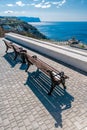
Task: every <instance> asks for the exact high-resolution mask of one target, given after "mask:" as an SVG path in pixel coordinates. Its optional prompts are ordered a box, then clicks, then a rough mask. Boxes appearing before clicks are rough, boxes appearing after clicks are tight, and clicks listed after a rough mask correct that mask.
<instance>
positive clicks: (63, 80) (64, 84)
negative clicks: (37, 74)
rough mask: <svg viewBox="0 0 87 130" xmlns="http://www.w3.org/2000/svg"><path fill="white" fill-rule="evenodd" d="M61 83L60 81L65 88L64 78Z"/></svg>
mask: <svg viewBox="0 0 87 130" xmlns="http://www.w3.org/2000/svg"><path fill="white" fill-rule="evenodd" d="M61 83H62V85H63V87H64V89H66V86H65V79H63V80H62V82H61Z"/></svg>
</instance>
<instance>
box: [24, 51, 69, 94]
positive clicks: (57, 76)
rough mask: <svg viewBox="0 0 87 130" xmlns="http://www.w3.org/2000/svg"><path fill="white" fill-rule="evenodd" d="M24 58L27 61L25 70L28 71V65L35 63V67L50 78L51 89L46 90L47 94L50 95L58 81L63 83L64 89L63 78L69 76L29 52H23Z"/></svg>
mask: <svg viewBox="0 0 87 130" xmlns="http://www.w3.org/2000/svg"><path fill="white" fill-rule="evenodd" d="M24 56H25V59H26V61H27V63H28V66H27V68H26V70H25V71H26V72H27V71H28V69H29V67H30V65H35V66H36V67H37V70H39V69H40V70H41V71H42V72H44V73H45V74H46V75H47V76H49V77H50V78H51V82H52V83H51V89H50V91H49V92H48V95H51V93H52V91H53V89H54V88H55V86H56V85H59V84H60V83H61V84H62V85H63V87H64V89H66V86H65V80H66V79H67V78H69V77H68V76H66V75H65V74H64V72H59V71H58V70H56V69H55V68H53V67H52V66H50V65H48V64H47V63H45V62H43V61H42V60H40V59H39V58H37V56H30V55H29V54H27V53H25V54H24Z"/></svg>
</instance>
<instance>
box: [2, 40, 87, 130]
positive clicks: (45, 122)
mask: <svg viewBox="0 0 87 130" xmlns="http://www.w3.org/2000/svg"><path fill="white" fill-rule="evenodd" d="M29 53H30V54H31V55H33V54H36V53H35V52H32V51H30V50H29ZM37 56H38V57H39V58H41V59H43V60H44V61H46V62H47V63H50V64H51V65H52V66H54V67H56V68H57V69H58V70H59V71H61V70H63V71H64V72H65V74H66V75H68V76H69V77H70V78H69V80H67V82H66V86H67V91H64V90H63V89H62V86H61V87H57V88H56V89H55V90H54V91H53V93H52V95H51V96H48V95H47V92H48V90H49V88H50V84H51V82H50V79H49V78H48V77H46V76H45V75H44V74H43V73H40V75H39V76H38V77H37V78H35V77H34V71H35V70H36V67H35V66H31V67H30V69H29V73H26V72H25V71H24V70H25V67H26V65H22V64H21V62H20V58H18V59H17V60H16V61H13V57H14V54H13V53H12V52H11V51H10V52H9V53H8V54H5V45H4V43H3V41H2V39H0V130H87V76H86V75H85V74H84V73H83V74H82V73H80V72H78V71H75V70H74V69H71V68H69V67H66V66H64V65H62V64H60V63H58V62H54V61H52V60H50V59H48V58H45V57H43V56H41V55H39V54H37Z"/></svg>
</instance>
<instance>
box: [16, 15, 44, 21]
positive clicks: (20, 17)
mask: <svg viewBox="0 0 87 130" xmlns="http://www.w3.org/2000/svg"><path fill="white" fill-rule="evenodd" d="M18 19H20V20H22V21H25V22H41V20H40V18H38V17H25V16H19V17H18Z"/></svg>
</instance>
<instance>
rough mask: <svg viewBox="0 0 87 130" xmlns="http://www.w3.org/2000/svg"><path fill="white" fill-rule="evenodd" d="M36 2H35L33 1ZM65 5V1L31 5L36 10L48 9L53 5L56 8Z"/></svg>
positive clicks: (42, 2) (45, 1) (44, 1)
mask: <svg viewBox="0 0 87 130" xmlns="http://www.w3.org/2000/svg"><path fill="white" fill-rule="evenodd" d="M34 1H36V0H34ZM65 3H66V0H59V1H57V2H56V1H54V2H52V1H47V0H42V1H41V2H40V3H37V4H35V3H34V4H33V5H34V6H35V7H36V8H50V7H51V6H52V5H55V6H56V7H57V8H59V7H61V6H62V5H64V4H65Z"/></svg>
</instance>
